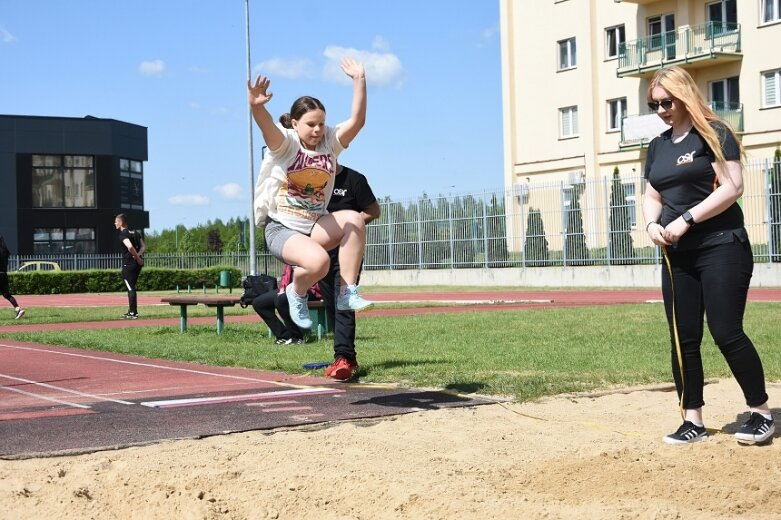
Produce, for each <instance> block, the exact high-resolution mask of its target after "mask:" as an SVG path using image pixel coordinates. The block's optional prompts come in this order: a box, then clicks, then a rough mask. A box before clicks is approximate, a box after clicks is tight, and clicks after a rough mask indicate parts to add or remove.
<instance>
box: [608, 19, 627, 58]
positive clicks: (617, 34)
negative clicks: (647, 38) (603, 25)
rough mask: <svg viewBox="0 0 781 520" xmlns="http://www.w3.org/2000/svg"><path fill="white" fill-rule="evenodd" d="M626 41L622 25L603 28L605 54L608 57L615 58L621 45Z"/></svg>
mask: <svg viewBox="0 0 781 520" xmlns="http://www.w3.org/2000/svg"><path fill="white" fill-rule="evenodd" d="M625 42H626V33H625V31H624V26H623V25H616V26H615V27H608V28H607V29H605V56H607V58H608V59H610V58H617V57H618V53H619V52H620V51H621V45H623V44H624V43H625Z"/></svg>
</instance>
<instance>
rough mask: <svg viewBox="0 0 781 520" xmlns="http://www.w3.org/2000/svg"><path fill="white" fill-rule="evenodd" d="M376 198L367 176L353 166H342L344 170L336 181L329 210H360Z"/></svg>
mask: <svg viewBox="0 0 781 520" xmlns="http://www.w3.org/2000/svg"><path fill="white" fill-rule="evenodd" d="M376 200H377V198H376V197H375V196H374V193H373V192H372V189H371V188H370V187H369V181H367V180H366V177H365V176H364V175H363V174H361V173H358V172H357V171H355V170H353V169H352V168H348V167H347V166H342V171H341V172H339V174H337V176H336V179H335V181H334V192H333V194H332V195H331V201H330V202H329V203H328V212H329V213H333V212H334V211H339V210H342V209H352V210H354V211H359V212H360V211H363V210H365V209H366V208H368V207H369V206H371V205H372V204H373V203H374V202H375V201H376Z"/></svg>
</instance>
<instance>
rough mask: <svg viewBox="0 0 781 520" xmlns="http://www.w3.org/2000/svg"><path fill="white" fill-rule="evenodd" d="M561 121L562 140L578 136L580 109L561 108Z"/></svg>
mask: <svg viewBox="0 0 781 520" xmlns="http://www.w3.org/2000/svg"><path fill="white" fill-rule="evenodd" d="M559 119H560V121H561V134H560V135H561V137H562V138H566V137H577V136H578V107H576V106H574V107H565V108H560V109H559Z"/></svg>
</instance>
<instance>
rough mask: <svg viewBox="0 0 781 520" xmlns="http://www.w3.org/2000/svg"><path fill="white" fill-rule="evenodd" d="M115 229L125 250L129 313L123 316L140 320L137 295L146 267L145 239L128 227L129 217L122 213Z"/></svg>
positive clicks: (125, 280)
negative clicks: (138, 284)
mask: <svg viewBox="0 0 781 520" xmlns="http://www.w3.org/2000/svg"><path fill="white" fill-rule="evenodd" d="M114 227H115V228H116V229H117V230H119V242H120V243H121V244H122V248H123V250H124V252H123V254H122V280H123V281H124V282H125V287H126V288H127V301H128V308H127V312H126V313H125V314H123V315H122V317H123V318H125V319H126V320H136V319H138V299H137V295H136V282H138V275H140V274H141V268H142V267H143V266H144V251H146V246H145V245H144V239H143V238H141V234H140V233H139V232H138V231H132V230H130V229H128V227H127V217H125V215H124V214H122V213H120V214H119V215H117V216H116V217H114Z"/></svg>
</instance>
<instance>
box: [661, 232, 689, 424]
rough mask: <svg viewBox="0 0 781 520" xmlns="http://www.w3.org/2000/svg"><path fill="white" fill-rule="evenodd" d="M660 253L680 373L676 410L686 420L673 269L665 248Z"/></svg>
mask: <svg viewBox="0 0 781 520" xmlns="http://www.w3.org/2000/svg"><path fill="white" fill-rule="evenodd" d="M662 253H663V255H664V263H665V264H666V265H667V273H668V274H669V275H670V288H671V289H672V295H673V301H672V307H673V309H672V317H673V320H672V321H673V339H674V340H675V354H676V356H677V358H678V370H679V371H680V372H681V397H680V399H678V410H679V411H680V412H681V417H682V418H683V420H684V421H685V420H686V412H685V411H684V409H683V396H684V391H685V389H686V378H685V377H684V371H683V353H682V352H681V339H680V337H678V316H677V314H676V310H675V279H674V277H673V268H672V265H670V257H669V256H667V248H666V247H662Z"/></svg>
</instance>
